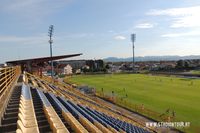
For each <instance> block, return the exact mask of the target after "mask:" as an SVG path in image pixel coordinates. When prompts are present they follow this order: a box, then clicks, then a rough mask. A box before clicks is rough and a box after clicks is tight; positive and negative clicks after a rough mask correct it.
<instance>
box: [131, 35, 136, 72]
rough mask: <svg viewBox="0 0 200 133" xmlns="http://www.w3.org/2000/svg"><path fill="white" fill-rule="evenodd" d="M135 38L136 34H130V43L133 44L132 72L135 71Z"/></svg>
mask: <svg viewBox="0 0 200 133" xmlns="http://www.w3.org/2000/svg"><path fill="white" fill-rule="evenodd" d="M135 39H136V34H131V41H132V44H133V61H132V63H133V68H132V69H133V72H134V71H135V51H134V50H135V46H134V43H135Z"/></svg>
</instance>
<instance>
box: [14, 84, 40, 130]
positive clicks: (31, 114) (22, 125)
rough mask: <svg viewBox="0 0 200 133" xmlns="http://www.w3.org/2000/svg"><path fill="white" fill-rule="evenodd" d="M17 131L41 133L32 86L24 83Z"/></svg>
mask: <svg viewBox="0 0 200 133" xmlns="http://www.w3.org/2000/svg"><path fill="white" fill-rule="evenodd" d="M17 128H18V129H17V131H16V132H17V133H30V132H34V133H39V129H38V124H37V120H36V116H35V111H34V106H33V100H32V96H31V92H30V88H29V87H28V86H27V85H25V84H23V85H22V94H21V97H20V105H19V113H18V121H17Z"/></svg>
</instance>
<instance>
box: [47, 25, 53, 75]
mask: <svg viewBox="0 0 200 133" xmlns="http://www.w3.org/2000/svg"><path fill="white" fill-rule="evenodd" d="M53 30H54V29H53V25H50V26H49V32H48V33H49V44H50V57H51V77H52V79H53V60H52V43H53V40H52V36H53Z"/></svg>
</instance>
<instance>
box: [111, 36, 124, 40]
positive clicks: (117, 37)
mask: <svg viewBox="0 0 200 133" xmlns="http://www.w3.org/2000/svg"><path fill="white" fill-rule="evenodd" d="M114 39H115V40H125V39H126V37H124V36H121V35H118V36H115V37H114Z"/></svg>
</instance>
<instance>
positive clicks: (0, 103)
mask: <svg viewBox="0 0 200 133" xmlns="http://www.w3.org/2000/svg"><path fill="white" fill-rule="evenodd" d="M20 73H21V68H20V67H19V66H15V67H5V68H0V118H2V115H3V113H4V110H5V106H6V105H7V102H8V101H7V100H8V97H9V95H10V92H11V89H12V88H13V85H14V84H15V83H16V81H17V79H18V78H19V75H20ZM0 123H1V120H0Z"/></svg>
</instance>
